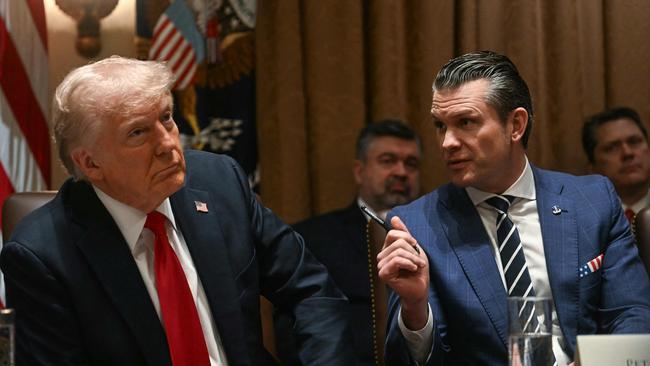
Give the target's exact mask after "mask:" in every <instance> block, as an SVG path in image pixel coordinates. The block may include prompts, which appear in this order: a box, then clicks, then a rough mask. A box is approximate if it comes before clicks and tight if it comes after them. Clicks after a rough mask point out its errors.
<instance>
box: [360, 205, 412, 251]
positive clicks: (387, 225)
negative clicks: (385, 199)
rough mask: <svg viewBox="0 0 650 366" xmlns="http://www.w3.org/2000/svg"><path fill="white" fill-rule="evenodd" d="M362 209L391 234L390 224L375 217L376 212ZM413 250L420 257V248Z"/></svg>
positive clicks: (362, 207)
mask: <svg viewBox="0 0 650 366" xmlns="http://www.w3.org/2000/svg"><path fill="white" fill-rule="evenodd" d="M360 207H361V211H363V212H365V213H366V215H368V216H370V218H371V219H373V220H375V222H377V223H378V224H379V225H380V226H381V227H383V228H384V229H385V230H386V232H389V231H391V230H392V229H393V227H392V226H391V224H390V222H387V221H384V220H382V219H380V218H379V216H377V215H375V213H374V212H372V211H370V210H369V209H368V207H366V206H360ZM413 249H415V251H416V252H417V253H418V255H419V254H420V248H418V246H417V245H414V246H413Z"/></svg>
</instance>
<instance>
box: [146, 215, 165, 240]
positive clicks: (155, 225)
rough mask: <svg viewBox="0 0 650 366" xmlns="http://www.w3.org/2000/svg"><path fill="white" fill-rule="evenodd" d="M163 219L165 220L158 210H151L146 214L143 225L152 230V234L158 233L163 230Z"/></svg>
mask: <svg viewBox="0 0 650 366" xmlns="http://www.w3.org/2000/svg"><path fill="white" fill-rule="evenodd" d="M165 220H167V218H165V215H163V214H161V213H160V212H158V211H152V212H150V213H148V214H147V221H145V223H144V227H146V228H147V229H149V230H151V231H153V232H154V234H156V235H159V234H160V233H164V232H165Z"/></svg>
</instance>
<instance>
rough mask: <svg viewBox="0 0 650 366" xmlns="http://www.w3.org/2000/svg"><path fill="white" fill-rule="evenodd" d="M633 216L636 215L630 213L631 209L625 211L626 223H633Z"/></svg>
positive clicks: (632, 212)
mask: <svg viewBox="0 0 650 366" xmlns="http://www.w3.org/2000/svg"><path fill="white" fill-rule="evenodd" d="M634 216H636V215H635V214H634V211H632V209H631V208H626V209H625V217H627V221H629V222H630V224H631V223H633V222H634Z"/></svg>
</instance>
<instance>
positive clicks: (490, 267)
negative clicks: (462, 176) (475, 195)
mask: <svg viewBox="0 0 650 366" xmlns="http://www.w3.org/2000/svg"><path fill="white" fill-rule="evenodd" d="M440 202H441V208H440V209H442V210H444V212H443V213H442V214H440V215H438V217H439V219H440V220H441V224H442V226H443V228H444V230H445V233H446V235H447V240H448V241H449V245H450V246H451V248H452V249H453V251H454V253H455V254H456V257H458V261H459V262H460V264H461V266H462V268H463V271H464V272H465V275H466V276H467V279H468V280H469V282H470V284H471V286H472V288H473V289H474V292H475V293H476V295H477V297H478V298H479V301H480V302H481V304H482V305H483V308H484V309H485V312H486V313H487V315H488V316H489V318H490V320H491V321H492V325H494V328H495V330H496V332H497V334H498V335H499V338H500V339H501V341H502V342H503V344H504V346H505V345H506V344H507V335H506V334H507V332H506V330H507V318H506V311H505V304H506V291H505V288H504V287H503V281H502V280H501V275H500V274H499V270H498V268H497V265H496V261H495V259H494V249H493V248H492V244H490V239H489V237H488V236H487V233H486V232H485V227H484V226H483V222H482V221H481V218H480V216H479V214H478V212H477V211H476V208H475V207H474V204H473V203H472V201H471V200H470V199H469V197H468V196H467V193H466V192H465V190H464V189H461V188H458V187H455V186H453V185H451V184H449V185H446V186H445V187H443V188H441V189H440Z"/></svg>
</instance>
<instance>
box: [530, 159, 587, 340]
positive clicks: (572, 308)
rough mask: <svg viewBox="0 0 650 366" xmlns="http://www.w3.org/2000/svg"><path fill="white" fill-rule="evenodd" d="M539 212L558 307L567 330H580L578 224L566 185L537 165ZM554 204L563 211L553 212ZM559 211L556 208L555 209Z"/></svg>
mask: <svg viewBox="0 0 650 366" xmlns="http://www.w3.org/2000/svg"><path fill="white" fill-rule="evenodd" d="M533 174H534V176H535V189H536V192H537V211H538V215H539V223H540V226H541V229H542V240H543V242H544V256H545V258H546V268H547V272H548V277H549V281H550V285H551V292H552V294H553V301H554V303H555V310H556V312H557V315H558V318H559V320H560V321H561V322H560V325H561V327H562V332H563V334H571V332H569V333H567V331H565V329H577V322H578V320H577V319H578V301H579V299H578V285H579V283H578V279H579V277H578V268H579V266H580V263H578V225H577V220H576V209H575V207H574V206H573V201H572V200H571V199H570V197H566V195H562V192H563V188H564V187H563V185H562V184H561V183H558V182H557V180H554V179H547V178H548V175H547V173H544V172H543V171H541V170H539V169H537V168H534V167H533ZM554 206H557V208H560V209H561V210H562V211H561V213H559V214H553V211H554ZM555 211H556V212H557V209H556V210H555Z"/></svg>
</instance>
